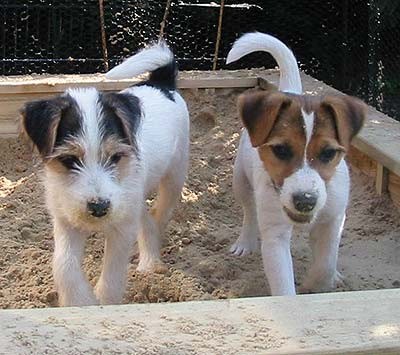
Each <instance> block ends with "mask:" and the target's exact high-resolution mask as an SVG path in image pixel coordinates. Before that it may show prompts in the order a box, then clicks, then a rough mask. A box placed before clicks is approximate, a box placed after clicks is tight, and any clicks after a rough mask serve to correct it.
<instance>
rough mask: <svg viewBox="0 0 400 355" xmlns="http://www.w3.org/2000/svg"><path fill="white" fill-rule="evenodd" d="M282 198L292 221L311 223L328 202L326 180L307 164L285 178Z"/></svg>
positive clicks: (285, 209)
mask: <svg viewBox="0 0 400 355" xmlns="http://www.w3.org/2000/svg"><path fill="white" fill-rule="evenodd" d="M280 199H281V203H282V207H283V210H284V211H285V213H286V215H287V216H288V217H289V219H290V220H291V221H292V222H294V223H300V224H305V223H311V222H312V221H313V220H314V219H315V217H316V216H317V214H318V212H319V211H320V210H321V208H323V207H324V205H325V203H326V186H325V182H324V181H323V180H322V178H321V176H320V175H319V174H318V172H317V171H316V170H314V169H312V168H310V167H309V166H308V165H305V166H304V167H303V168H301V169H299V170H297V171H296V172H295V173H293V174H292V175H290V176H289V177H287V178H286V179H285V180H284V182H283V185H282V188H281V193H280Z"/></svg>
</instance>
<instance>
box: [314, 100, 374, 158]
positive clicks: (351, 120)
mask: <svg viewBox="0 0 400 355" xmlns="http://www.w3.org/2000/svg"><path fill="white" fill-rule="evenodd" d="M320 109H321V110H323V111H325V113H327V114H328V115H330V116H331V117H332V118H333V120H334V122H335V125H336V131H337V135H338V139H339V143H340V144H341V145H342V146H343V147H345V149H346V150H348V149H349V147H350V143H351V141H352V139H353V138H354V137H355V136H356V135H357V133H358V132H359V131H360V130H361V128H362V126H363V124H364V122H365V119H366V116H367V105H366V104H365V103H364V102H362V101H361V100H359V99H357V98H355V97H351V96H347V95H343V96H327V97H325V98H324V100H323V101H322V103H321V106H320Z"/></svg>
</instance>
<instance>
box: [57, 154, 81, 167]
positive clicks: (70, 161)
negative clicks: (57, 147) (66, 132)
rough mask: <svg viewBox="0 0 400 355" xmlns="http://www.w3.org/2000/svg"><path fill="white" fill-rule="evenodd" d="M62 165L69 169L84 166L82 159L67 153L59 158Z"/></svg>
mask: <svg viewBox="0 0 400 355" xmlns="http://www.w3.org/2000/svg"><path fill="white" fill-rule="evenodd" d="M58 160H59V161H60V162H61V164H62V165H64V166H65V167H66V168H67V169H68V170H73V169H77V168H78V167H79V166H82V163H81V161H80V160H79V158H78V157H76V156H75V155H65V156H61V157H59V158H58Z"/></svg>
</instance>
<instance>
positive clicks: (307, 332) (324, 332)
mask: <svg viewBox="0 0 400 355" xmlns="http://www.w3.org/2000/svg"><path fill="white" fill-rule="evenodd" d="M399 300H400V290H380V291H362V292H346V293H331V294H329V293H328V294H316V295H302V296H297V297H260V298H248V299H232V300H220V301H203V302H202V301H197V302H182V303H169V304H165V303H164V304H133V305H123V306H105V307H83V308H48V309H33V310H3V311H0V318H1V320H2V321H1V323H0V330H1V331H0V353H2V351H3V353H4V354H9V353H10V354H11V353H13V354H15V353H18V354H20V353H21V354H22V353H24V354H25V353H30V354H39V353H41V354H43V353H47V351H49V353H51V354H98V353H99V354H100V353H107V352H112V353H114V354H119V353H123V354H126V353H130V354H344V353H346V354H377V353H379V354H399V353H400V307H399Z"/></svg>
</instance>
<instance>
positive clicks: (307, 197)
mask: <svg viewBox="0 0 400 355" xmlns="http://www.w3.org/2000/svg"><path fill="white" fill-rule="evenodd" d="M317 200H318V195H317V194H315V193H313V192H299V193H296V194H294V195H293V204H294V207H295V208H296V210H297V211H299V212H302V213H308V212H311V211H312V210H313V209H314V207H315V205H316V204H317Z"/></svg>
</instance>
